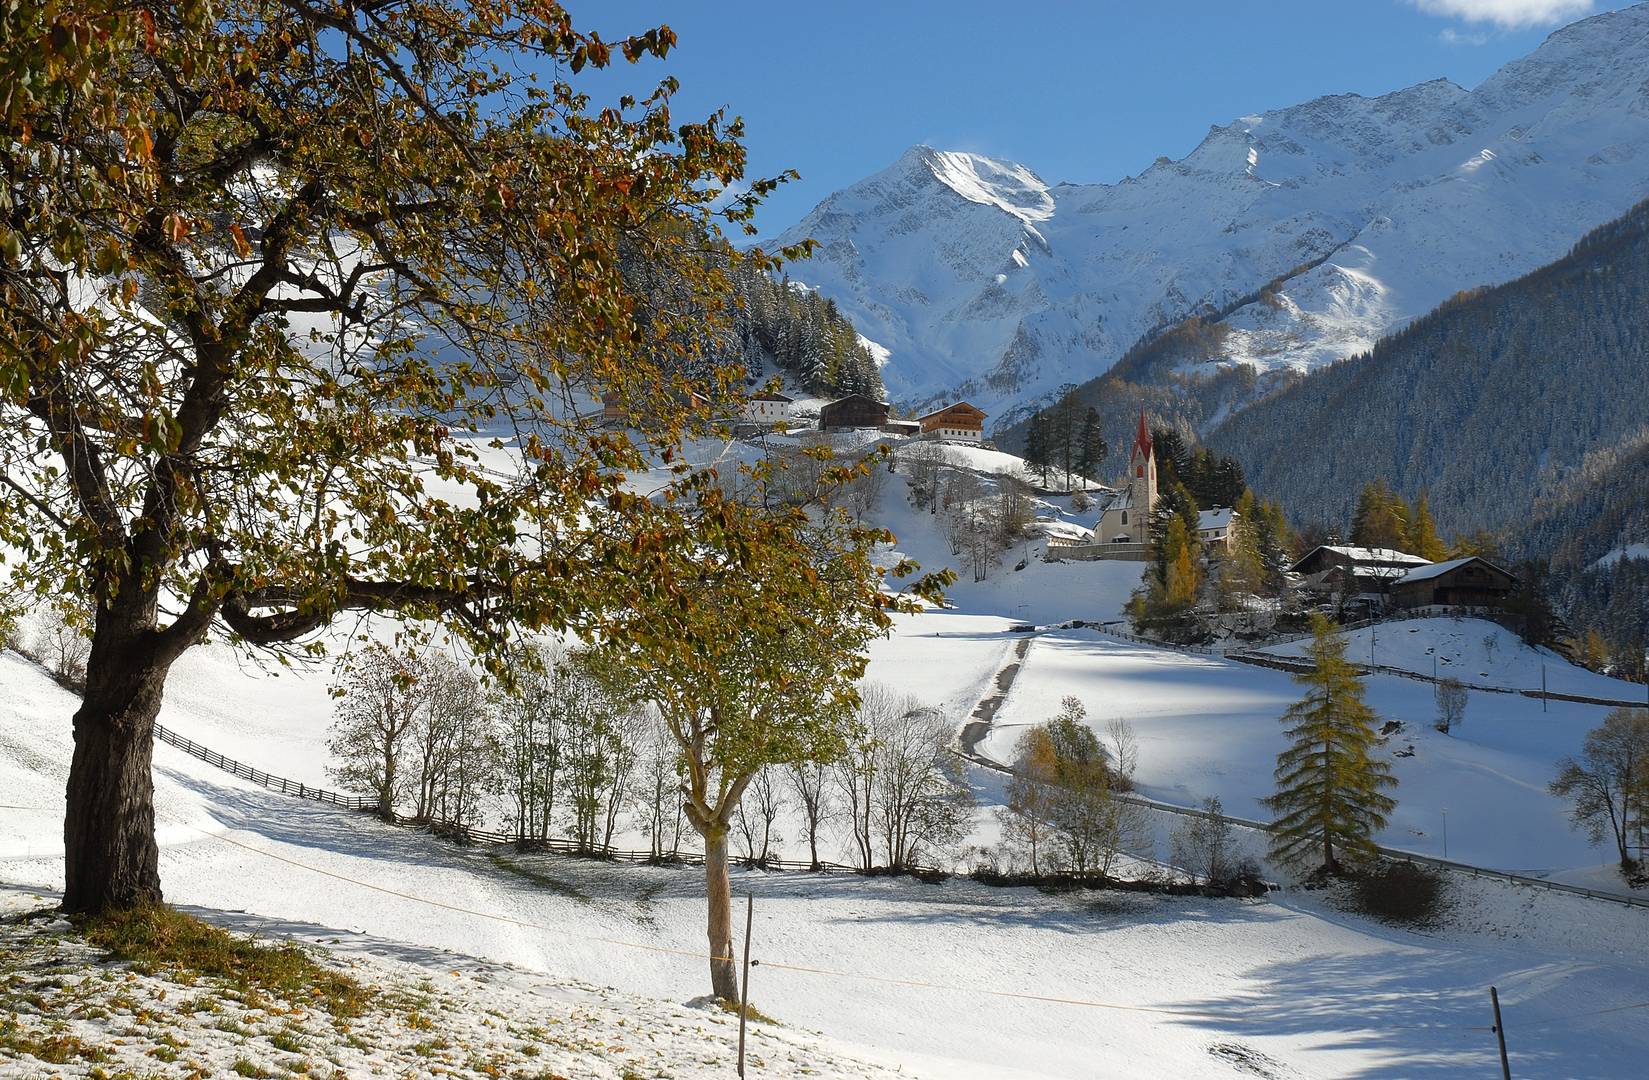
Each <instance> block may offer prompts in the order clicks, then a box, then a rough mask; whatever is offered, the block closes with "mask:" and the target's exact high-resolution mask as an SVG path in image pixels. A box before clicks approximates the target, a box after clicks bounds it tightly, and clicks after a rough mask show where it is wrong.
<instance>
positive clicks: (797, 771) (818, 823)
mask: <svg viewBox="0 0 1649 1080" xmlns="http://www.w3.org/2000/svg"><path fill="white" fill-rule="evenodd" d="M785 776H786V778H787V779H788V780H789V782H790V793H791V794H792V795H793V796H795V800H796V809H797V810H799V811H801V815H802V827H803V828H804V829H805V830H806V831H807V858H808V866H809V867H810V868H811V869H814V870H817V869H818V868H819V835H820V833H822V832H823V831H824V828H825V826H826V825H828V824H829V823H830V822H831V821H832V820H834V819H835V817H836V813H837V803H836V799H835V791H834V787H833V785H832V783H831V780H832V767H831V765H830V764H829V763H827V762H823V761H800V762H796V763H794V764H792V765H790V766H788V767H787V768H786V769H785Z"/></svg>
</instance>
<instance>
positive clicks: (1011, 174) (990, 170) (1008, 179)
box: [900, 146, 1054, 225]
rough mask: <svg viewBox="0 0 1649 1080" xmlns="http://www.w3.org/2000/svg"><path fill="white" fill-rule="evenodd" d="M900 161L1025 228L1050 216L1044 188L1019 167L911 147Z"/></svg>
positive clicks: (1051, 207)
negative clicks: (1005, 215)
mask: <svg viewBox="0 0 1649 1080" xmlns="http://www.w3.org/2000/svg"><path fill="white" fill-rule="evenodd" d="M900 161H901V162H913V163H916V164H918V165H919V166H920V167H921V168H924V169H926V170H927V171H928V173H929V174H930V175H932V177H933V178H934V179H935V180H937V181H939V182H940V183H941V184H944V185H945V186H946V187H948V188H950V189H951V190H952V191H954V192H956V193H957V194H958V195H960V196H962V197H963V198H964V199H967V200H968V201H969V202H976V203H981V204H983V205H985V206H994V207H996V208H997V209H998V210H1002V211H1003V212H1005V213H1008V214H1012V215H1013V216H1014V217H1016V218H1018V219H1019V220H1021V221H1023V222H1025V223H1026V224H1027V225H1029V224H1031V223H1032V222H1036V221H1045V220H1046V219H1048V218H1050V217H1052V216H1053V212H1054V200H1053V196H1052V195H1050V194H1049V193H1048V185H1047V184H1045V183H1043V181H1042V178H1041V177H1039V176H1037V175H1036V174H1035V173H1034V172H1032V171H1031V170H1030V169H1027V168H1026V167H1025V166H1023V165H1019V164H1016V163H1014V162H1011V161H998V160H997V159H995V158H988V157H985V156H984V155H982V154H969V153H964V152H962V151H960V150H935V149H934V148H933V147H931V146H913V147H911V148H910V149H909V150H907V151H905V154H904V157H902V158H901V159H900Z"/></svg>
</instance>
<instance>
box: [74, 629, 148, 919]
mask: <svg viewBox="0 0 1649 1080" xmlns="http://www.w3.org/2000/svg"><path fill="white" fill-rule="evenodd" d="M136 651H138V650H131V652H136ZM165 682H166V670H165V668H163V667H161V666H159V665H157V664H155V663H153V662H152V661H151V660H149V659H147V658H136V657H134V656H132V655H130V653H129V652H128V651H126V650H115V649H111V648H108V647H105V648H102V649H98V650H96V653H95V655H94V656H93V658H92V662H91V663H90V664H89V665H88V667H87V672H86V694H85V697H84V698H83V699H82V701H81V705H80V709H79V711H77V712H76V713H75V714H74V758H73V760H72V762H71V764H70V766H69V783H68V790H67V812H66V814H65V815H64V818H63V852H64V864H63V875H64V881H65V888H64V891H63V910H64V911H66V912H71V913H88V914H91V913H96V912H101V911H107V910H110V909H120V908H130V907H135V906H137V905H139V904H145V903H158V902H159V901H160V898H161V897H160V849H159V847H158V846H157V844H156V843H155V785H154V776H153V774H152V772H151V771H150V761H151V759H152V756H153V753H154V728H155V717H156V715H158V714H159V712H160V701H161V692H162V690H163V688H164V686H165Z"/></svg>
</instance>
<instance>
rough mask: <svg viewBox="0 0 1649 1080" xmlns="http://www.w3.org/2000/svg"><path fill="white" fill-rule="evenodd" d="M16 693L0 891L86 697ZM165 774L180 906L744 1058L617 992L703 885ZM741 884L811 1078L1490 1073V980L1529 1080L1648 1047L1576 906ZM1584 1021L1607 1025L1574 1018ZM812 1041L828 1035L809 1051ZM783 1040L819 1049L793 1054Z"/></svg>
mask: <svg viewBox="0 0 1649 1080" xmlns="http://www.w3.org/2000/svg"><path fill="white" fill-rule="evenodd" d="M917 640H920V637H918V639H917ZM1044 643H1046V641H1045V642H1044ZM1039 648H1040V646H1039ZM1034 655H1035V654H1034V653H1033V657H1034ZM0 680H3V684H4V685H5V686H6V688H7V690H8V693H7V695H6V697H5V699H4V704H0V748H3V752H0V788H3V789H4V790H5V791H6V792H7V796H6V802H7V804H8V808H7V809H5V810H3V811H0V823H3V825H0V880H3V881H5V882H8V883H12V884H14V885H16V886H20V887H29V888H43V889H47V890H50V889H53V888H56V887H59V886H60V884H61V875H62V863H61V859H60V858H59V857H58V855H57V854H56V851H55V841H56V833H57V823H58V820H59V816H60V814H61V808H62V794H61V791H62V788H61V783H62V777H61V767H62V763H63V762H65V761H66V760H67V754H68V749H69V739H68V734H67V721H66V717H67V713H68V711H69V709H71V708H72V699H71V698H69V697H68V695H66V694H64V693H63V692H62V691H60V690H58V689H57V688H56V687H55V686H54V685H53V684H51V683H50V682H48V681H47V680H46V679H45V678H44V677H43V676H42V675H41V674H40V673H39V672H38V671H36V670H35V669H33V668H32V667H31V666H29V665H27V664H26V663H24V662H23V661H21V660H18V659H16V658H15V657H7V658H6V659H5V660H4V667H3V668H0ZM1026 685H1030V684H1026ZM20 702H27V703H30V704H28V705H27V706H24V707H19V703H20ZM201 723H202V724H203V725H205V724H209V723H210V720H209V719H207V718H201ZM1142 727H1143V725H1142ZM1153 750H1154V747H1153ZM1147 760H1148V761H1149V760H1151V759H1150V758H1149V757H1148V758H1147ZM156 780H157V787H158V795H159V801H158V805H159V812H160V820H161V826H162V834H163V838H164V841H165V846H164V850H163V853H162V861H161V870H162V875H163V878H164V880H165V883H166V887H167V890H168V897H169V899H171V900H172V901H173V902H174V903H179V904H184V905H189V906H190V907H191V908H194V909H200V910H201V911H202V912H204V913H208V914H211V915H212V917H215V918H218V919H220V920H223V921H226V922H227V923H228V924H230V925H232V926H236V927H238V928H242V929H251V930H259V931H262V932H265V933H269V934H274V935H280V936H290V937H295V938H297V939H300V940H304V941H308V942H319V941H331V940H332V939H334V938H336V939H339V940H340V941H341V942H342V946H341V947H342V949H343V951H344V954H345V955H346V956H349V957H373V958H377V959H376V960H374V961H373V962H374V963H386V964H391V965H401V966H400V967H397V968H394V970H388V969H386V971H387V974H386V977H389V978H394V979H401V980H403V981H404V980H406V979H410V978H413V977H414V976H416V975H417V974H418V972H417V971H416V970H415V969H422V972H423V974H424V975H425V976H426V977H428V978H432V979H435V980H437V983H438V985H439V986H440V987H441V988H442V989H443V991H444V992H445V991H446V990H448V989H449V988H453V992H458V990H459V989H462V991H463V992H464V993H466V994H468V993H471V992H476V993H479V992H481V991H480V990H479V989H477V988H475V987H472V986H471V985H470V983H469V982H468V979H469V978H470V977H472V976H475V975H477V974H482V975H484V977H485V978H486V979H487V981H488V982H489V983H490V984H495V988H494V989H487V990H486V991H485V992H486V993H487V994H491V995H493V998H494V1000H493V1001H492V1004H497V1000H496V999H498V998H499V997H500V996H503V997H511V998H513V1000H514V1001H515V1002H516V1004H515V1006H514V1007H520V1003H521V1002H522V1001H523V1000H526V999H524V998H523V995H524V994H526V993H529V992H531V993H542V994H546V995H548V997H549V998H550V999H551V1002H552V1003H549V1004H546V1005H545V1009H546V1011H547V1012H549V1013H550V1014H552V1015H554V1014H556V1013H557V1012H558V1011H559V1010H563V1009H565V1008H567V1007H568V1006H569V1005H572V1006H577V1007H581V1008H584V1009H585V1010H586V1012H587V1013H589V1014H590V1015H591V1016H592V1017H595V1016H598V1015H599V1017H606V1018H611V1017H613V1016H615V1015H618V1014H623V1015H627V1016H632V1017H634V1018H635V1019H637V1020H639V1021H641V1022H642V1026H643V1027H644V1028H645V1027H653V1026H656V1027H657V1029H658V1030H657V1031H656V1032H655V1035H654V1037H655V1038H656V1039H658V1040H660V1043H661V1045H660V1047H659V1052H660V1054H661V1056H663V1055H668V1054H675V1055H677V1056H678V1057H679V1054H680V1051H681V1046H680V1040H681V1039H684V1038H697V1039H702V1038H704V1037H705V1035H706V1034H708V1035H709V1036H710V1037H711V1038H712V1039H713V1040H724V1041H722V1042H719V1043H717V1045H716V1046H715V1048H714V1049H713V1050H707V1051H706V1053H707V1054H712V1053H713V1054H714V1055H717V1056H718V1059H719V1060H721V1061H723V1062H725V1060H726V1050H727V1045H726V1043H725V1040H726V1039H728V1037H729V1034H730V1032H729V1029H727V1028H726V1027H725V1026H722V1027H715V1028H712V1027H710V1026H709V1025H710V1022H709V1021H708V1020H695V1019H694V1018H693V1017H692V1016H691V1015H689V1014H687V1013H683V1011H682V1010H680V1009H679V1008H678V1007H676V1006H671V1005H667V1004H663V1003H660V1004H657V1005H652V1006H646V1005H643V1004H635V1005H634V1006H632V1004H631V1003H630V999H629V998H628V996H627V995H638V994H639V995H644V996H646V997H650V998H654V999H663V1002H686V1001H688V1000H690V999H692V998H694V997H696V996H697V995H699V994H700V993H702V992H703V987H704V983H705V973H704V970H703V969H704V961H703V960H702V959H701V958H700V957H699V955H697V954H698V953H700V952H701V949H702V941H703V937H702V926H703V907H702V903H703V902H702V899H701V893H700V888H699V880H698V877H697V874H696V873H695V872H694V871H692V870H672V869H657V868H645V867H627V866H613V865H608V864H602V863H585V862H576V861H569V860H561V859H555V858H549V857H527V856H514V855H505V854H502V853H500V852H497V851H487V850H479V851H477V850H469V851H466V850H461V849H458V848H454V847H450V846H447V845H445V844H442V843H439V842H437V841H434V840H431V839H429V838H427V837H425V836H422V835H420V834H416V833H410V832H406V831H403V830H395V829H390V828H387V827H385V826H382V825H380V824H377V823H375V822H373V821H371V820H370V819H368V818H365V817H364V816H361V815H352V814H348V813H345V812H342V811H337V810H333V809H331V808H327V807H323V806H320V805H317V804H313V803H307V802H300V801H298V800H294V799H290V798H285V797H283V796H280V795H277V794H274V793H271V792H266V791H263V790H261V789H257V788H253V787H250V786H249V785H246V784H243V783H242V782H240V781H238V780H236V779H234V778H233V777H230V776H227V775H225V774H223V773H221V772H217V771H215V770H213V769H211V768H209V767H208V766H205V765H204V764H202V763H200V762H198V761H196V760H194V759H192V758H188V757H186V756H184V755H182V754H180V753H178V752H176V751H174V750H173V749H171V748H170V747H167V746H164V745H162V746H158V747H157V748H156ZM16 806H28V807H29V808H30V809H29V810H27V811H24V810H18V809H13V808H12V807H16ZM735 889H736V890H737V891H738V892H739V893H740V894H741V895H742V894H744V893H753V894H754V895H755V897H756V920H755V935H754V940H755V944H754V947H753V955H754V956H755V957H756V958H757V959H758V960H760V961H761V963H760V965H759V966H758V967H757V968H756V969H755V973H754V975H753V977H752V987H753V990H752V993H753V997H754V1000H755V1001H756V1002H757V1004H758V1005H759V1006H760V1007H761V1009H762V1010H763V1011H764V1012H766V1013H768V1014H769V1015H772V1016H774V1017H775V1018H777V1019H778V1020H779V1021H781V1022H782V1023H783V1024H784V1025H785V1028H784V1029H783V1030H784V1034H783V1035H782V1036H781V1035H774V1036H764V1037H763V1038H762V1039H760V1040H758V1041H757V1043H756V1044H755V1045H757V1046H758V1047H759V1048H761V1049H762V1050H764V1051H765V1052H769V1053H770V1056H769V1057H768V1058H766V1059H764V1060H766V1061H767V1062H768V1063H769V1064H768V1066H767V1067H766V1068H764V1069H763V1070H762V1071H761V1072H758V1073H757V1074H756V1075H775V1076H783V1075H802V1070H801V1068H800V1067H798V1066H797V1065H796V1064H795V1062H796V1060H797V1059H798V1058H799V1059H800V1060H802V1061H806V1062H808V1063H809V1064H810V1066H812V1067H818V1068H821V1069H822V1070H823V1071H824V1074H825V1075H830V1074H831V1072H830V1070H831V1069H833V1068H834V1069H837V1070H839V1072H838V1074H840V1075H872V1073H871V1072H870V1070H869V1067H868V1066H866V1067H864V1071H861V1072H854V1071H852V1070H851V1069H850V1068H848V1067H847V1066H844V1065H843V1064H842V1063H843V1062H847V1063H849V1064H850V1065H851V1063H854V1062H880V1063H883V1064H887V1065H894V1066H898V1067H900V1068H902V1070H903V1071H904V1073H905V1074H906V1075H915V1076H931V1077H1009V1076H1026V1077H1029V1076H1052V1077H1087V1076H1144V1075H1152V1076H1157V1075H1160V1076H1182V1077H1233V1076H1245V1075H1247V1076H1253V1075H1269V1076H1275V1077H1331V1076H1367V1077H1375V1076H1384V1077H1415V1076H1439V1077H1441V1076H1457V1075H1479V1074H1483V1073H1485V1072H1486V1071H1487V1070H1490V1069H1492V1067H1493V1064H1494V1057H1493V1044H1492V1041H1491V1038H1490V1037H1489V1035H1488V1033H1487V1032H1486V1031H1483V1030H1481V1029H1482V1028H1483V1027H1484V1026H1486V1024H1487V1023H1488V1021H1487V990H1486V987H1487V986H1488V985H1490V984H1494V985H1497V986H1498V987H1499V988H1500V990H1501V993H1502V999H1503V1001H1504V1002H1505V1003H1506V1008H1507V1015H1508V1026H1509V1027H1510V1028H1511V1029H1512V1031H1513V1032H1514V1033H1515V1034H1514V1036H1513V1040H1512V1041H1513V1047H1514V1060H1515V1061H1517V1062H1518V1064H1519V1067H1520V1069H1522V1070H1524V1072H1523V1073H1522V1074H1523V1075H1551V1076H1574V1077H1621V1076H1628V1075H1632V1071H1633V1069H1634V1068H1635V1067H1636V1063H1637V1062H1638V1061H1640V1060H1641V1055H1643V1054H1644V1053H1646V1052H1649V1033H1646V1032H1645V1029H1644V1027H1643V1025H1642V1024H1641V1023H1640V1022H1638V1014H1636V1013H1634V1012H1627V1013H1611V1014H1605V1015H1594V1014H1599V1013H1601V1012H1602V1011H1603V1010H1606V1009H1611V1008H1619V1007H1621V1006H1625V1005H1632V1004H1636V1003H1638V1002H1643V1001H1649V966H1646V965H1645V963H1644V959H1643V955H1642V950H1641V947H1640V945H1639V943H1640V941H1641V935H1642V928H1643V923H1642V912H1640V911H1636V910H1632V909H1625V908H1617V907H1615V906H1613V905H1606V904H1600V903H1597V902H1593V901H1586V900H1583V899H1580V898H1577V897H1565V896H1557V895H1549V894H1544V893H1531V892H1527V891H1525V890H1521V889H1517V888H1511V887H1505V886H1499V885H1494V884H1490V883H1486V882H1485V883H1476V882H1465V883H1462V884H1460V885H1459V886H1457V889H1456V905H1457V910H1456V913H1455V917H1454V918H1453V920H1452V921H1451V924H1450V926H1449V927H1448V928H1447V929H1444V930H1441V931H1437V932H1434V933H1431V934H1417V933H1410V932H1406V931H1399V930H1394V929H1391V928H1387V927H1382V926H1378V925H1373V924H1370V923H1367V922H1366V921H1364V920H1362V919H1360V918H1357V917H1354V916H1351V915H1347V914H1345V913H1343V912H1341V911H1339V910H1338V909H1336V908H1335V907H1334V906H1332V905H1331V904H1330V903H1328V902H1327V901H1326V900H1325V899H1324V898H1323V897H1322V896H1321V895H1319V894H1283V895H1282V896H1281V897H1280V898H1276V899H1273V900H1268V901H1263V902H1244V901H1230V900H1204V899H1170V898H1162V897H1151V896H1132V895H1123V896H1118V895H1112V894H1086V893H1080V894H1073V895H1045V894H1041V893H1038V892H1036V891H1034V890H1026V889H991V888H986V887H984V886H979V885H975V884H972V883H969V882H965V881H954V880H953V881H951V882H948V883H945V884H942V885H923V884H920V883H915V882H909V881H896V880H887V879H872V880H866V879H861V878H856V877H848V876H827V875H809V874H772V875H768V874H761V873H755V872H749V873H740V874H739V875H738V876H737V878H736V881H735ZM653 950H680V951H681V953H685V954H688V955H679V954H677V953H673V952H669V951H653ZM405 965H411V967H410V968H408V967H406V966H405ZM800 968H816V969H823V970H824V971H828V972H830V974H823V973H819V972H811V971H803V970H797V969H800ZM453 971H459V972H460V973H461V975H460V977H458V978H454V977H453V976H452V975H451V972H453ZM884 980H885V981H884ZM987 991H993V992H1005V993H1008V994H1024V995H1030V997H1029V998H1020V997H1001V996H992V994H991V993H987ZM1047 999H1057V1000H1047ZM1572 1013H1585V1014H1589V1015H1587V1016H1585V1017H1583V1018H1580V1019H1562V1018H1564V1017H1568V1016H1569V1015H1570V1014H1572ZM591 1022H595V1021H594V1020H592V1021H591ZM815 1030H816V1031H819V1032H822V1033H823V1034H824V1036H825V1037H826V1039H827V1042H825V1043H823V1044H812V1043H809V1042H808V1041H807V1039H806V1038H805V1037H804V1036H805V1033H806V1032H807V1031H815ZM684 1033H685V1034H684ZM784 1038H788V1039H793V1040H799V1041H800V1042H801V1043H802V1045H803V1050H804V1051H806V1047H807V1046H810V1045H811V1046H813V1047H814V1049H812V1050H811V1052H802V1053H800V1054H797V1055H792V1056H791V1057H789V1058H786V1057H785V1056H784V1055H782V1054H779V1053H778V1052H777V1049H778V1047H779V1044H778V1042H776V1041H775V1040H778V1039H784ZM254 1045H255V1044H254ZM791 1045H794V1044H791ZM243 1052H250V1050H249V1049H248V1050H245V1051H243ZM270 1060H273V1056H271V1059H270ZM1244 1063H1247V1064H1244ZM663 1075H672V1076H687V1075H698V1073H697V1072H695V1071H693V1070H692V1069H690V1068H685V1067H683V1068H680V1069H676V1070H670V1069H667V1070H665V1071H664V1073H663ZM810 1075H811V1074H810Z"/></svg>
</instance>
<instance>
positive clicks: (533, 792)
mask: <svg viewBox="0 0 1649 1080" xmlns="http://www.w3.org/2000/svg"><path fill="white" fill-rule="evenodd" d="M515 659H516V663H515V683H514V685H513V686H511V687H510V689H509V691H508V692H507V693H503V694H500V695H498V697H497V700H496V705H495V707H496V708H497V711H498V725H499V739H500V745H501V755H500V756H501V761H500V766H501V767H500V770H499V775H498V788H499V792H500V794H501V795H502V796H503V797H504V798H505V799H506V800H507V801H508V803H509V804H510V812H509V814H508V817H509V822H510V828H511V830H512V831H513V832H514V833H515V838H516V841H517V842H521V841H526V840H544V839H548V837H549V835H550V829H551V826H552V824H553V817H554V814H555V806H556V794H557V791H558V781H559V774H560V771H561V763H562V757H563V750H564V746H563V739H562V722H563V720H564V718H565V716H566V715H567V713H568V712H569V711H576V710H578V709H579V708H580V707H581V705H582V702H581V700H580V699H579V698H578V697H577V693H578V690H579V688H578V687H577V686H573V685H569V683H568V681H567V680H566V679H565V678H564V673H563V672H562V668H561V664H562V661H563V659H564V654H563V653H562V652H561V650H559V649H553V648H550V647H548V646H544V645H527V646H523V647H521V648H520V649H519V650H518V651H517V653H516V657H515Z"/></svg>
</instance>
